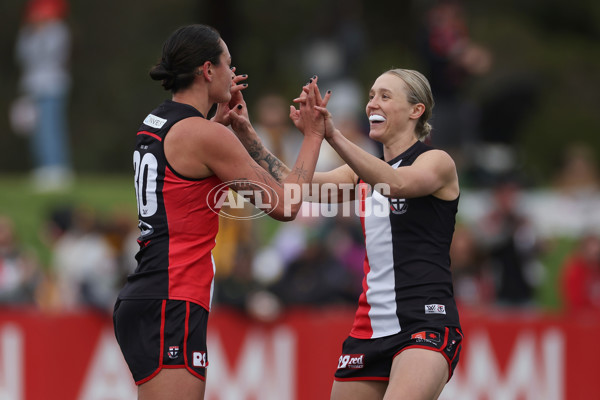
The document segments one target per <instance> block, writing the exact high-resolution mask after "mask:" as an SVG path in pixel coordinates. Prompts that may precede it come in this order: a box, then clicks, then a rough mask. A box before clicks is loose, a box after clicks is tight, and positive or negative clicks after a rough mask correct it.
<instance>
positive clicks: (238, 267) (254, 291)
mask: <svg viewBox="0 0 600 400" xmlns="http://www.w3.org/2000/svg"><path fill="white" fill-rule="evenodd" d="M252 256H253V251H252V250H251V249H249V248H247V247H246V248H241V249H240V250H239V251H238V252H237V253H236V258H235V260H234V263H233V270H232V271H231V273H230V274H229V275H227V276H224V277H219V278H218V280H217V282H216V284H215V298H214V303H215V304H216V305H217V306H218V305H225V306H229V307H233V308H235V309H238V310H239V311H242V312H244V313H245V314H247V315H248V316H250V317H252V318H254V319H256V320H259V321H265V322H268V321H273V320H275V319H276V318H277V317H279V315H280V311H281V302H280V301H279V299H278V298H277V297H276V296H275V295H273V294H272V293H271V292H269V291H267V290H266V289H265V287H264V285H262V284H261V283H260V282H259V281H258V280H257V279H255V277H254V275H253V272H252Z"/></svg>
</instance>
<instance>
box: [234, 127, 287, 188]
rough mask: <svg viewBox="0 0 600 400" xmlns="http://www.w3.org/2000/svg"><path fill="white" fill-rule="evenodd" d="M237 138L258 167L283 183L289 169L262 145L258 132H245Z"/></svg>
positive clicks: (252, 130)
mask: <svg viewBox="0 0 600 400" xmlns="http://www.w3.org/2000/svg"><path fill="white" fill-rule="evenodd" d="M237 136H238V138H239V139H240V142H242V144H243V145H244V147H245V148H246V151H247V152H248V154H250V157H252V159H253V160H254V161H256V163H257V164H258V165H260V166H261V167H262V168H263V169H264V170H265V171H267V172H268V173H269V174H270V175H271V176H272V177H273V178H275V179H276V180H277V181H278V182H283V180H284V179H285V177H286V176H287V175H288V174H289V173H290V169H289V167H288V166H287V165H285V164H284V163H283V162H282V161H281V160H279V159H278V158H277V157H275V155H273V153H271V151H270V150H269V149H267V148H266V147H265V146H264V145H263V144H262V142H261V140H260V138H259V137H258V135H257V134H256V131H254V129H251V130H249V131H247V132H245V133H244V135H240V134H238V135H237Z"/></svg>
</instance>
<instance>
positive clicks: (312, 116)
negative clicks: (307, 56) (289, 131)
mask: <svg viewBox="0 0 600 400" xmlns="http://www.w3.org/2000/svg"><path fill="white" fill-rule="evenodd" d="M318 80H319V78H318V77H317V76H313V77H312V78H311V80H310V81H309V82H308V83H307V84H306V85H305V86H303V87H302V92H301V93H300V96H299V97H297V98H295V99H294V103H298V104H299V108H300V109H299V110H298V109H296V107H294V106H293V105H292V106H290V118H291V120H292V121H293V122H294V125H296V128H298V130H299V131H300V132H302V133H303V134H304V135H305V136H306V135H315V136H319V137H321V138H323V137H324V138H328V137H330V136H331V135H332V134H333V131H334V130H335V127H334V125H333V120H332V118H331V114H330V113H329V110H327V108H326V107H327V103H328V102H329V98H330V97H331V91H327V93H325V96H324V97H322V96H321V92H320V90H319V86H318V85H317V82H318Z"/></svg>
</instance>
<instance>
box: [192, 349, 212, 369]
mask: <svg viewBox="0 0 600 400" xmlns="http://www.w3.org/2000/svg"><path fill="white" fill-rule="evenodd" d="M192 365H193V366H194V367H200V368H206V367H208V358H207V356H206V352H205V351H195V352H193V353H192Z"/></svg>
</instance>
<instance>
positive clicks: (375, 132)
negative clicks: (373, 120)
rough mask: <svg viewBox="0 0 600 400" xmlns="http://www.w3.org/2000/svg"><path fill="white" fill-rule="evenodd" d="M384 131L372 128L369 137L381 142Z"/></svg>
mask: <svg viewBox="0 0 600 400" xmlns="http://www.w3.org/2000/svg"><path fill="white" fill-rule="evenodd" d="M383 133H384V130H383V129H380V127H376V126H371V129H370V130H369V137H370V138H371V139H373V140H377V141H379V140H380V139H381V138H382V136H383Z"/></svg>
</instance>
